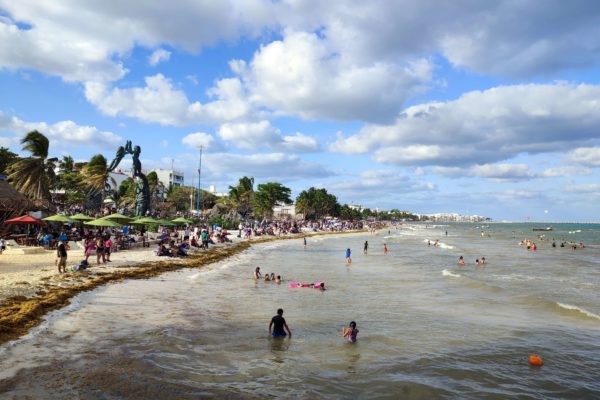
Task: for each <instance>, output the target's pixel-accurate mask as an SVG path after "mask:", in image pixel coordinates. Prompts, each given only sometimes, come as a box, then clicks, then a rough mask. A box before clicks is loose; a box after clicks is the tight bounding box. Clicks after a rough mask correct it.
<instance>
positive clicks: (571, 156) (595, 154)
mask: <svg viewBox="0 0 600 400" xmlns="http://www.w3.org/2000/svg"><path fill="white" fill-rule="evenodd" d="M567 159H568V160H569V161H571V162H573V163H577V164H581V165H585V166H588V167H600V147H580V148H578V149H574V150H572V151H570V152H569V153H568V154H567Z"/></svg>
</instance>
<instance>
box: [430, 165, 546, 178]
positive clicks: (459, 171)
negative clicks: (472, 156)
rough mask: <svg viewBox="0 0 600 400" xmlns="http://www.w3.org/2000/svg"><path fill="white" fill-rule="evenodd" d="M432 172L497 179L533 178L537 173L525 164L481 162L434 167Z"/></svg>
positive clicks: (451, 175) (452, 175)
mask: <svg viewBox="0 0 600 400" xmlns="http://www.w3.org/2000/svg"><path fill="white" fill-rule="evenodd" d="M433 172H435V173H437V174H439V175H444V176H449V177H460V178H462V177H465V176H468V177H477V178H486V179H492V180H497V181H521V180H529V179H532V178H535V177H536V176H537V174H535V173H534V172H532V171H531V170H530V169H529V166H528V165H527V164H483V165H473V166H471V167H468V168H460V167H435V168H433Z"/></svg>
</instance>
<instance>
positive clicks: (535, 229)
mask: <svg viewBox="0 0 600 400" xmlns="http://www.w3.org/2000/svg"><path fill="white" fill-rule="evenodd" d="M532 230H534V231H552V230H554V228H553V227H551V226H547V227H544V228H540V227H536V228H533V229H532Z"/></svg>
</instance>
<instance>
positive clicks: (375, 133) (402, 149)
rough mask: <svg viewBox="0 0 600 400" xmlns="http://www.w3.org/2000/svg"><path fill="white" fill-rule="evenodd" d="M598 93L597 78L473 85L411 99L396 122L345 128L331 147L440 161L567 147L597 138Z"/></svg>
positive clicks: (387, 158)
mask: <svg viewBox="0 0 600 400" xmlns="http://www.w3.org/2000/svg"><path fill="white" fill-rule="evenodd" d="M599 97H600V86H598V85H585V84H581V85H575V84H568V83H556V84H546V85H534V84H530V85H514V86H501V87H497V88H492V89H489V90H486V91H474V92H469V93H465V94H463V95H462V96H461V97H459V98H458V99H456V100H453V101H448V102H444V103H427V104H419V105H415V106H412V107H409V108H407V109H405V110H404V111H403V112H402V113H401V114H400V115H399V117H398V118H397V119H396V121H395V123H393V124H389V125H377V124H368V125H365V126H364V127H363V128H362V129H361V130H360V131H359V132H358V133H357V134H355V135H351V136H349V137H344V136H342V135H340V136H338V138H337V140H336V142H334V143H333V144H332V145H331V146H330V150H332V151H337V152H342V153H350V154H352V153H368V152H373V153H374V158H375V160H377V161H379V162H383V163H392V164H402V165H439V166H468V165H476V164H489V163H494V162H498V161H502V160H506V159H510V158H512V157H515V156H516V155H518V154H522V153H529V154H538V153H543V152H554V151H565V150H568V149H570V148H574V147H577V146H580V145H581V144H582V143H586V142H589V141H590V140H594V139H596V138H597V127H598V125H600V103H599V102H598V101H597V99H598V98H599ZM592 153H593V152H592ZM582 154H583V153H582ZM586 154H587V153H586Z"/></svg>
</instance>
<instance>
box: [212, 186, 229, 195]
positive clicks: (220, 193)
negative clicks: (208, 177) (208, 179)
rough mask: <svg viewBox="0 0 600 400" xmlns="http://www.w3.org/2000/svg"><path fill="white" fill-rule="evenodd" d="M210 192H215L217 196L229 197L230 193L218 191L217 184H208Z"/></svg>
mask: <svg viewBox="0 0 600 400" xmlns="http://www.w3.org/2000/svg"><path fill="white" fill-rule="evenodd" d="M208 193H211V194H214V195H215V196H217V197H227V196H229V193H223V192H217V187H216V186H215V185H209V186H208Z"/></svg>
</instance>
